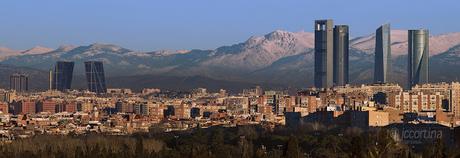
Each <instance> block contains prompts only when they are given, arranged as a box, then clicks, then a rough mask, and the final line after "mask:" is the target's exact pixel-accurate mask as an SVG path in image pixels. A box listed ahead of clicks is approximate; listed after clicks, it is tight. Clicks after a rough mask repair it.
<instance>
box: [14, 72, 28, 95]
mask: <svg viewBox="0 0 460 158" xmlns="http://www.w3.org/2000/svg"><path fill="white" fill-rule="evenodd" d="M10 89H11V90H15V91H16V92H26V91H28V90H29V76H27V75H26V74H19V73H14V74H12V75H11V76H10Z"/></svg>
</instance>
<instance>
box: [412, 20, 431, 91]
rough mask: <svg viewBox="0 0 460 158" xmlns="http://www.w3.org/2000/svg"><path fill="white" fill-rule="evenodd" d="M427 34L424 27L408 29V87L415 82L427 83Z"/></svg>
mask: <svg viewBox="0 0 460 158" xmlns="http://www.w3.org/2000/svg"><path fill="white" fill-rule="evenodd" d="M428 36H429V32H428V30H425V29H420V30H409V38H408V39H409V45H408V49H409V55H408V58H409V63H408V72H409V75H408V76H409V77H408V79H409V84H408V85H409V89H411V88H412V86H414V85H416V84H423V83H428V58H429V51H428V45H429V41H428Z"/></svg>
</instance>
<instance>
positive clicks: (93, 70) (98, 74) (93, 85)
mask: <svg viewBox="0 0 460 158" xmlns="http://www.w3.org/2000/svg"><path fill="white" fill-rule="evenodd" d="M85 72H86V80H87V82H88V90H89V91H90V92H94V93H107V87H106V84H105V75H104V67H103V64H102V62H101V61H87V62H85Z"/></svg>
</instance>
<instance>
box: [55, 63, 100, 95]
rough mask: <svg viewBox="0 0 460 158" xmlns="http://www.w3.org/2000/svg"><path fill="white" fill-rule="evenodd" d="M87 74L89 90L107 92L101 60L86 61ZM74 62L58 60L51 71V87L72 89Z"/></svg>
mask: <svg viewBox="0 0 460 158" xmlns="http://www.w3.org/2000/svg"><path fill="white" fill-rule="evenodd" d="M84 64H85V74H86V81H87V85H88V90H89V91H90V92H94V93H98V94H99V93H106V92H107V87H106V83H105V75H104V67H103V64H102V62H101V61H86V62H85V63H84ZM74 65H75V64H74V62H71V61H57V62H56V65H55V66H54V70H52V71H50V89H51V90H58V91H65V90H68V89H71V85H72V78H73V68H74Z"/></svg>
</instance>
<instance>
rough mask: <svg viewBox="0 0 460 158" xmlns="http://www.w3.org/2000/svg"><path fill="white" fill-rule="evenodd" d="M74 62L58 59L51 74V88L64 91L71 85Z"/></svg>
mask: <svg viewBox="0 0 460 158" xmlns="http://www.w3.org/2000/svg"><path fill="white" fill-rule="evenodd" d="M73 67H74V62H69V61H58V62H56V65H55V66H54V71H53V72H52V74H51V75H52V76H51V89H53V90H58V91H64V90H67V89H70V87H71V85H72V77H73Z"/></svg>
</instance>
